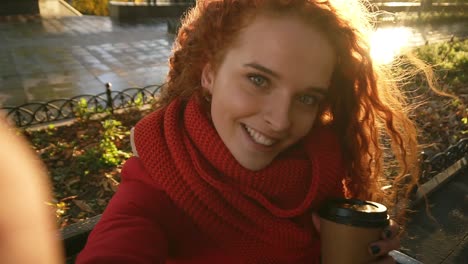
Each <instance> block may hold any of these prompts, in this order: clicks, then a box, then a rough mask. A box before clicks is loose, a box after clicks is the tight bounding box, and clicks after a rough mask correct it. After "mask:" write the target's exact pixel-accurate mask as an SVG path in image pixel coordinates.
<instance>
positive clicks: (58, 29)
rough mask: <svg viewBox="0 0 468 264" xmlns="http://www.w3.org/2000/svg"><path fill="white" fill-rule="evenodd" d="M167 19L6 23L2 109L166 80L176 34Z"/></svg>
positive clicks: (1, 46)
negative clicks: (120, 22) (109, 86)
mask: <svg viewBox="0 0 468 264" xmlns="http://www.w3.org/2000/svg"><path fill="white" fill-rule="evenodd" d="M166 27H167V26H166V23H165V20H163V19H159V20H158V19H155V20H153V21H150V22H148V23H145V24H139V25H118V24H115V23H113V22H111V20H110V19H109V18H108V17H94V16H82V17H62V18H40V17H34V16H33V17H18V18H15V21H8V22H6V21H0V105H3V106H7V105H10V106H15V105H19V104H22V103H25V102H31V101H48V100H51V99H56V98H70V97H72V96H74V95H81V94H97V93H100V92H103V91H104V89H105V83H107V82H111V83H112V89H114V90H122V89H125V88H129V87H143V86H147V85H152V84H160V83H162V82H164V78H165V75H166V73H167V70H168V67H167V59H168V57H169V55H170V52H171V46H172V42H173V36H172V35H170V34H168V33H167V28H166Z"/></svg>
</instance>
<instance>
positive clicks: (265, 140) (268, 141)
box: [245, 126, 275, 147]
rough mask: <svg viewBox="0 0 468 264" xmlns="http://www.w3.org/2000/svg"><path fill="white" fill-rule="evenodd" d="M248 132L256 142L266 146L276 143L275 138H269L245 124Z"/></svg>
mask: <svg viewBox="0 0 468 264" xmlns="http://www.w3.org/2000/svg"><path fill="white" fill-rule="evenodd" d="M245 128H246V130H247V132H248V133H249V135H250V137H252V139H253V141H255V143H258V144H261V145H264V146H268V147H269V146H271V145H273V144H274V143H275V141H274V140H273V139H270V138H267V137H266V136H264V135H262V134H260V133H259V132H257V131H255V130H253V129H252V128H250V127H248V126H245Z"/></svg>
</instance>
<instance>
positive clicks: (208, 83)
mask: <svg viewBox="0 0 468 264" xmlns="http://www.w3.org/2000/svg"><path fill="white" fill-rule="evenodd" d="M213 85H214V72H213V68H212V67H211V64H209V63H207V64H205V66H204V67H203V70H202V74H201V86H202V88H203V89H204V90H206V91H208V92H209V93H212V92H213V91H212V90H213Z"/></svg>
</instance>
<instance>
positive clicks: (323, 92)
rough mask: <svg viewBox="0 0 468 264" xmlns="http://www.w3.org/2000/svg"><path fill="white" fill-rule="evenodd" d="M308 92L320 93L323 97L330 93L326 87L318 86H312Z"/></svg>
mask: <svg viewBox="0 0 468 264" xmlns="http://www.w3.org/2000/svg"><path fill="white" fill-rule="evenodd" d="M306 91H307V92H310V93H318V94H320V95H321V96H326V95H327V92H328V89H327V88H325V87H318V86H310V87H308V88H307V89H306Z"/></svg>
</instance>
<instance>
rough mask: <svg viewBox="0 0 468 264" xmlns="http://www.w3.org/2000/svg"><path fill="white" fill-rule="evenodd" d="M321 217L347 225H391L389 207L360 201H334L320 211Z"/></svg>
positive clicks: (330, 201)
mask: <svg viewBox="0 0 468 264" xmlns="http://www.w3.org/2000/svg"><path fill="white" fill-rule="evenodd" d="M319 215H320V217H322V218H324V219H327V220H330V221H333V222H336V223H340V224H345V225H352V226H360V227H385V226H387V225H388V224H389V216H388V214H387V207H385V206H384V205H382V204H379V203H376V202H370V201H363V200H358V199H332V200H329V201H327V202H325V204H324V205H323V206H322V207H321V208H320V210H319Z"/></svg>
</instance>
